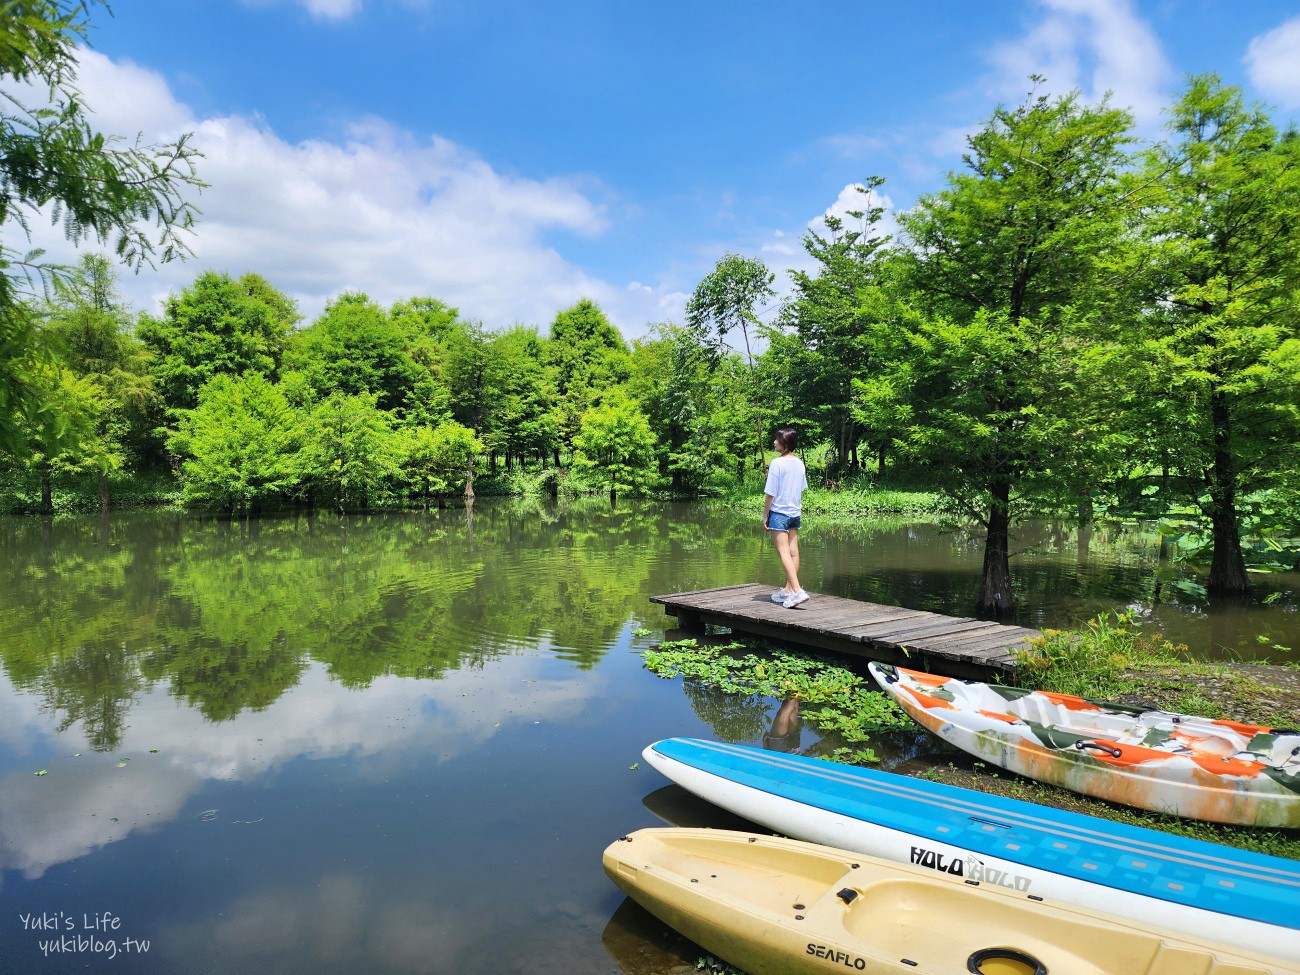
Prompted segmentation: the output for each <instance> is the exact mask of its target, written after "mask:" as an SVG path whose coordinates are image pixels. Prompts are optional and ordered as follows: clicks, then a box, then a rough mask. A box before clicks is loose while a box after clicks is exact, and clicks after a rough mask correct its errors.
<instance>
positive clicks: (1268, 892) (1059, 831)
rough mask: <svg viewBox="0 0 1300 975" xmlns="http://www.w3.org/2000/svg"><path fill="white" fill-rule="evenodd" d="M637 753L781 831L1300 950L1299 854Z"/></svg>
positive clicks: (965, 798)
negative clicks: (1292, 856) (1293, 857)
mask: <svg viewBox="0 0 1300 975" xmlns="http://www.w3.org/2000/svg"><path fill="white" fill-rule="evenodd" d="M644 757H645V759H646V761H647V763H648V764H650V765H652V766H654V767H655V768H656V769H658V770H659V771H660V772H662V773H664V774H665V775H667V776H668V778H670V779H672V780H673V781H675V782H677V783H678V784H679V785H682V786H684V787H685V788H687V789H688V790H690V791H691V792H694V793H696V794H697V795H699V796H701V797H702V798H705V799H708V800H709V801H711V802H714V803H715V804H717V805H720V806H723V807H724V808H726V809H729V810H731V811H732V812H735V813H737V814H738V815H741V816H745V817H746V818H748V819H751V820H753V821H755V822H759V823H762V824H763V825H765V826H767V827H769V828H771V829H775V830H777V831H779V832H781V833H784V834H786V835H788V836H793V837H796V838H798V839H806V840H812V841H815V842H819V843H825V844H828V845H832V846H837V847H840V848H843V849H849V850H856V851H858V852H861V853H866V854H870V855H873V856H880V857H884V858H886V859H892V860H900V861H903V862H911V863H916V864H920V865H921V866H926V867H930V868H932V869H935V870H940V871H943V872H945V873H949V874H954V875H958V876H963V877H965V878H966V879H968V880H974V881H978V882H982V883H993V884H997V885H999V886H1002V887H1008V888H1012V889H1015V890H1020V891H1024V892H1026V893H1028V894H1041V895H1043V896H1050V897H1052V898H1054V899H1056V900H1061V901H1067V902H1073V903H1078V904H1082V905H1084V906H1087V907H1092V908H1094V909H1096V910H1101V911H1105V912H1108V913H1112V914H1121V915H1128V916H1141V917H1142V918H1143V919H1144V920H1147V921H1150V922H1152V923H1156V924H1163V925H1164V926H1166V927H1170V928H1174V929H1176V930H1181V931H1185V932H1188V933H1193V934H1198V935H1201V936H1204V937H1212V938H1216V939H1218V940H1220V941H1224V942H1226V943H1229V944H1235V945H1239V946H1241V947H1245V948H1249V949H1252V950H1256V951H1265V952H1268V953H1272V954H1277V955H1281V956H1283V957H1288V958H1293V959H1294V958H1300V862H1297V861H1293V860H1286V859H1282V858H1280V857H1272V856H1266V855H1263V854H1259V853H1250V852H1247V851H1245V850H1240V849H1236V848H1232V847H1227V846H1222V845H1220V844H1217V843H1209V842H1204V841H1201V840H1193V839H1188V838H1186V837H1181V836H1174V835H1173V834H1170V833H1163V832H1159V831H1156V830H1150V829H1143V828H1141V827H1136V826H1128V825H1125V824H1122V823H1116V822H1112V821H1109V820H1104V819H1098V818H1096V817H1093V816H1087V815H1081V814H1079V813H1071V812H1066V811H1064V810H1059V809H1052V808H1049V807H1046V806H1039V805H1036V804H1034V803H1029V802H1021V801H1019V800H1016V799H1005V798H1002V797H1000V796H994V795H986V794H985V793H982V792H974V791H972V790H969V789H960V788H956V787H953V786H948V785H943V784H941V783H938V782H929V781H926V780H924V779H914V778H909V777H906V776H901V775H893V774H891V773H888V772H878V771H875V770H872V769H865V768H858V767H855V766H850V765H842V764H840V763H837V762H827V761H822V760H820V759H814V758H807V757H804V756H801V755H789V754H784V753H780V752H769V751H764V750H760V749H756V748H746V747H742V746H738V745H728V744H725V743H720V742H711V741H702V740H699V739H693V738H669V739H666V740H664V741H660V742H656V743H655V744H653V745H650V746H649V747H648V748H646V750H645V752H644ZM1138 912H1140V914H1139V913H1138Z"/></svg>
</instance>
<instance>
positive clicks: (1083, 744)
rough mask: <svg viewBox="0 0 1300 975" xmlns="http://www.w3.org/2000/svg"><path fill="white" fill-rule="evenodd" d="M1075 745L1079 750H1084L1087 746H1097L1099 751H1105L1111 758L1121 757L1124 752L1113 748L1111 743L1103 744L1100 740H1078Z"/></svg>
mask: <svg viewBox="0 0 1300 975" xmlns="http://www.w3.org/2000/svg"><path fill="white" fill-rule="evenodd" d="M1074 747H1075V748H1076V749H1078V750H1079V751H1083V750H1084V749H1085V748H1095V749H1097V751H1099V752H1105V753H1106V754H1107V755H1109V756H1110V757H1111V758H1119V757H1120V756H1122V755H1123V754H1124V753H1123V752H1122V751H1120V750H1119V749H1118V748H1112V747H1111V746H1110V745H1103V744H1102V743H1101V742H1099V741H1076V742H1075V743H1074Z"/></svg>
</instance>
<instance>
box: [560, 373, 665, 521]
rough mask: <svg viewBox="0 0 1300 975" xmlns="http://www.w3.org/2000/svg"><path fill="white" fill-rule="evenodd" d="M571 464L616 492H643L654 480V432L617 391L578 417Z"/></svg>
mask: <svg viewBox="0 0 1300 975" xmlns="http://www.w3.org/2000/svg"><path fill="white" fill-rule="evenodd" d="M573 448H574V455H573V466H574V469H575V470H576V471H578V472H580V473H585V474H587V475H589V476H591V477H592V478H593V479H597V480H599V481H601V482H602V483H604V484H605V485H607V486H608V488H609V493H610V497H614V496H615V495H616V494H617V492H619V491H637V492H645V491H647V490H649V489H650V487H651V486H652V485H653V484H654V482H655V468H654V434H652V433H651V432H650V424H649V422H648V421H647V420H646V418H645V414H644V413H642V412H641V410H640V408H639V407H638V406H637V404H636V403H635V402H633V401H632V400H631V399H629V398H628V397H627V395H626V394H625V393H622V392H620V391H617V390H616V391H614V392H612V393H611V394H610V395H609V396H608V397H607V398H606V400H605V402H604V404H603V405H601V406H597V407H592V408H591V409H589V410H587V412H586V413H584V414H583V416H582V426H581V428H580V430H579V433H578V436H577V439H576V440H575V441H574V444H573Z"/></svg>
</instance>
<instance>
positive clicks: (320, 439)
mask: <svg viewBox="0 0 1300 975" xmlns="http://www.w3.org/2000/svg"><path fill="white" fill-rule="evenodd" d="M377 401H378V397H377V395H376V394H375V393H361V394H359V395H357V396H345V395H343V394H342V393H333V394H331V395H330V396H328V397H327V398H325V399H324V400H322V401H321V402H320V403H318V404H317V406H316V408H315V409H314V410H313V411H312V414H311V426H310V432H309V435H308V439H307V444H306V447H305V449H304V451H303V453H302V455H301V458H302V459H301V470H302V472H303V476H304V479H305V480H307V481H309V482H310V483H311V484H313V485H314V486H315V487H317V488H319V489H320V490H322V491H323V492H325V493H327V494H328V495H329V496H331V497H333V498H334V500H335V503H336V504H337V505H338V506H339V507H340V508H342V507H344V506H345V505H348V504H358V505H363V506H364V505H366V504H368V503H369V502H370V500H371V499H372V498H375V497H376V496H378V495H379V494H381V493H382V492H383V491H384V490H385V489H386V488H387V487H388V485H389V484H390V483H391V482H392V480H393V479H394V478H395V477H397V475H398V474H399V473H400V444H399V442H398V440H397V438H395V437H394V436H393V425H392V418H391V416H390V415H389V414H387V413H385V412H384V411H383V410H381V409H379V407H378V405H377Z"/></svg>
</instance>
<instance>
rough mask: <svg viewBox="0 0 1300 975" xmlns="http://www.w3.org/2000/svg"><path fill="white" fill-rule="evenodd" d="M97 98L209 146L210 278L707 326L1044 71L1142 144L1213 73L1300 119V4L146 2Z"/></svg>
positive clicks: (104, 58)
mask: <svg viewBox="0 0 1300 975" xmlns="http://www.w3.org/2000/svg"><path fill="white" fill-rule="evenodd" d="M91 41H92V46H93V51H91V52H88V53H86V54H85V55H84V57H83V69H82V75H81V83H82V87H83V89H84V91H85V94H86V96H87V99H88V101H89V103H90V104H91V106H92V107H93V108H95V109H96V110H97V112H98V113H99V116H100V124H101V125H102V126H103V127H104V128H105V129H108V130H111V131H114V132H119V133H122V134H131V135H134V134H135V133H136V132H144V133H145V134H146V136H148V137H154V136H157V135H160V136H167V135H171V134H174V133H176V132H179V131H194V132H195V133H196V139H197V142H198V144H199V146H200V147H201V148H202V149H203V150H204V151H205V152H206V153H207V158H206V159H205V160H204V161H203V163H202V169H201V175H202V176H203V177H204V178H205V179H207V180H208V181H209V182H210V183H211V184H212V186H211V188H210V189H209V190H207V191H205V193H204V194H203V196H202V197H201V198H200V199H199V200H198V204H199V206H200V208H201V209H203V211H204V219H203V221H202V222H201V223H200V225H199V228H198V231H197V234H196V236H195V238H194V249H195V251H196V257H195V259H193V260H191V261H190V262H188V263H187V264H186V265H184V266H181V267H167V268H164V269H162V270H160V271H158V272H147V273H145V274H142V275H141V276H139V277H138V278H130V279H128V280H126V281H125V282H124V290H125V291H126V293H127V294H128V295H129V296H130V297H131V298H132V299H133V300H134V301H135V302H136V303H137V305H138V306H140V307H153V306H155V305H156V303H157V301H158V299H159V298H160V297H161V296H162V295H164V294H166V293H167V292H168V291H169V290H172V289H175V288H178V287H181V286H183V285H184V284H185V283H186V282H187V281H189V280H191V279H192V278H193V277H194V275H195V274H197V273H198V271H200V270H202V269H205V268H208V267H214V268H217V269H219V270H226V271H230V272H232V273H241V272H243V271H245V270H252V271H257V272H259V273H262V274H264V275H265V276H266V277H268V278H269V279H270V280H271V281H272V283H274V284H276V285H277V286H279V287H281V288H283V289H284V290H286V291H288V292H289V293H291V294H293V295H294V297H295V298H296V299H297V300H298V301H299V303H300V306H301V307H302V309H303V311H304V313H305V314H306V316H307V317H308V318H310V317H311V316H313V315H314V314H316V313H317V312H318V311H319V309H320V308H321V307H322V305H323V304H324V302H325V301H326V300H328V298H329V296H330V295H332V294H336V293H338V292H339V291H342V290H344V289H357V290H364V291H366V292H368V293H370V294H371V295H372V296H374V297H376V298H378V299H380V300H383V301H391V300H394V299H396V298H400V297H405V296H410V295H413V294H433V295H435V296H438V297H442V298H444V299H446V300H449V301H451V302H452V303H454V304H456V305H458V306H459V307H461V308H462V310H463V311H464V312H465V313H466V314H468V315H470V316H473V317H476V318H480V319H482V320H483V321H484V322H485V324H487V325H488V326H489V327H502V326H505V325H508V324H511V323H512V322H515V321H523V322H527V323H530V324H537V325H543V326H544V325H545V324H546V322H548V321H549V320H550V318H551V317H552V316H553V315H554V313H555V311H556V310H558V309H559V308H561V307H563V306H565V305H567V304H569V303H571V302H572V301H574V300H576V299H577V298H578V297H581V296H584V295H589V296H591V297H594V298H595V299H596V300H598V301H600V302H601V303H602V304H603V305H604V306H605V307H606V308H607V310H608V311H609V312H610V313H611V315H612V317H614V319H615V320H616V321H617V322H618V324H619V325H620V326H621V327H622V328H623V330H624V332H625V334H628V335H629V336H631V335H637V334H642V333H643V332H644V331H645V326H646V323H647V322H653V321H659V320H665V319H680V316H681V308H682V303H683V300H684V295H685V294H687V293H689V291H690V290H691V288H692V287H693V286H694V284H695V282H696V281H698V280H699V278H700V277H701V276H702V274H704V273H705V272H706V271H707V270H708V269H709V267H710V266H711V265H712V263H713V261H714V260H716V258H717V257H718V256H720V255H721V254H722V253H723V252H724V251H725V250H737V251H741V252H744V253H748V254H753V255H759V256H762V257H763V258H764V259H765V260H767V261H768V263H769V266H771V267H772V268H773V269H774V270H776V271H778V272H780V273H782V274H783V275H784V272H785V271H786V270H787V269H788V268H790V267H795V266H799V265H800V248H799V246H798V238H799V236H800V234H801V233H803V231H804V230H805V229H806V228H807V227H808V225H809V224H810V222H812V221H815V220H817V219H818V217H819V216H820V215H822V214H823V213H825V212H826V211H827V210H828V209H832V208H835V207H836V206H837V204H838V207H839V208H840V209H843V208H844V206H845V202H844V201H846V200H847V199H849V198H850V197H851V196H852V192H851V190H850V191H847V192H846V187H851V185H852V184H853V182H854V181H856V180H859V179H861V178H863V177H864V176H866V175H869V174H879V175H881V176H884V177H885V178H886V180H887V183H886V185H885V187H884V193H885V196H886V198H887V200H886V202H887V203H889V204H890V205H891V206H892V207H893V208H895V209H898V208H906V207H907V206H908V205H910V204H911V203H912V202H913V201H914V200H915V198H916V196H917V195H918V194H919V193H923V192H927V191H931V190H935V189H937V188H939V187H940V186H941V185H942V181H943V177H944V174H945V173H946V172H947V171H948V170H949V169H950V168H952V167H953V166H956V165H959V161H960V160H959V155H960V149H961V144H962V137H963V134H964V133H965V132H967V131H970V130H971V129H972V128H973V127H975V126H976V125H978V123H979V121H980V120H981V119H983V118H985V117H987V115H988V114H989V112H990V111H991V110H992V108H993V107H994V106H995V105H996V104H998V103H999V102H1004V103H1008V102H1015V101H1018V100H1019V99H1020V97H1022V96H1023V94H1024V92H1025V91H1026V90H1027V88H1028V81H1027V76H1028V74H1030V73H1031V72H1039V73H1042V74H1044V75H1046V76H1047V79H1048V84H1049V86H1050V88H1052V89H1053V90H1061V91H1063V90H1068V89H1070V88H1073V87H1077V88H1079V89H1081V90H1082V91H1083V93H1084V94H1085V95H1086V96H1088V97H1090V98H1098V97H1100V95H1101V94H1102V93H1103V92H1104V91H1106V90H1108V89H1111V90H1113V91H1114V93H1115V100H1116V102H1118V103H1120V104H1123V105H1130V106H1132V107H1133V109H1134V111H1135V114H1136V115H1137V117H1138V120H1139V125H1140V129H1141V131H1142V132H1143V133H1145V134H1147V135H1150V136H1154V135H1156V134H1158V127H1159V109H1160V106H1162V105H1164V104H1167V103H1168V102H1169V100H1170V99H1172V98H1173V97H1174V95H1175V94H1176V92H1177V90H1178V88H1179V85H1180V83H1181V80H1182V78H1183V77H1185V75H1186V74H1187V73H1190V72H1199V71H1215V72H1218V73H1219V74H1221V75H1222V76H1223V77H1224V78H1225V79H1226V80H1228V81H1229V82H1231V83H1234V84H1239V85H1241V86H1242V87H1243V88H1244V89H1245V91H1246V93H1247V95H1248V97H1250V98H1252V99H1259V100H1262V101H1264V102H1266V103H1267V104H1270V105H1272V106H1274V107H1275V109H1276V112H1275V118H1276V119H1277V120H1278V121H1279V122H1283V123H1285V122H1286V121H1288V120H1294V119H1300V67H1297V65H1300V8H1297V6H1296V5H1295V4H1284V3H1274V2H1266V0H1257V2H1251V3H1238V2H1232V3H1228V2H1222V3H1210V2H1156V3H1132V2H1126V0H1023V2H1000V3H989V2H986V3H972V2H957V0H935V2H929V3H909V4H903V3H874V4H866V3H853V4H849V3H845V4H831V3H802V4H775V3H755V2H750V3H692V4H686V3H670V2H662V3H650V4H635V5H634V4H631V3H626V2H599V3H597V2H590V3H564V4H559V3H536V2H532V3H523V2H520V3H471V2H466V0H450V2H439V0H428V2H425V0H278V2H277V0H246V2H239V0H203V2H200V0H128V2H121V3H117V4H115V5H114V16H112V17H109V16H107V15H106V14H105V13H104V12H103V11H96V15H95V27H94V30H93V32H92V35H91Z"/></svg>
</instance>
